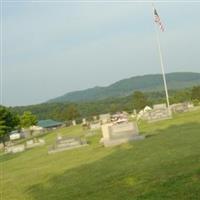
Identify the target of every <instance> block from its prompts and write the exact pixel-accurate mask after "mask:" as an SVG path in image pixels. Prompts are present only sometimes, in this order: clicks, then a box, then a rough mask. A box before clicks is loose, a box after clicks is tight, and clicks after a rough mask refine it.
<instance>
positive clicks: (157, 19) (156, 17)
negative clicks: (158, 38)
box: [154, 8, 164, 32]
mask: <svg viewBox="0 0 200 200" xmlns="http://www.w3.org/2000/svg"><path fill="white" fill-rule="evenodd" d="M154 21H155V22H156V23H157V24H158V26H159V27H160V30H161V31H162V32H163V31H164V26H163V24H162V22H161V20H160V17H159V15H158V13H157V10H156V9H155V8H154Z"/></svg>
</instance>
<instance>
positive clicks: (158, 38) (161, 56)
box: [152, 3, 170, 112]
mask: <svg viewBox="0 0 200 200" xmlns="http://www.w3.org/2000/svg"><path fill="white" fill-rule="evenodd" d="M152 8H153V19H154V9H155V8H154V5H153V3H152ZM154 26H155V33H156V41H157V46H158V52H159V57H160V66H161V71H162V77H163V82H164V87H165V95H166V102H167V108H168V110H169V112H170V108H169V95H168V89H167V82H166V77H165V69H164V62H163V55H162V50H161V44H160V37H159V32H158V28H157V26H156V23H155V22H154Z"/></svg>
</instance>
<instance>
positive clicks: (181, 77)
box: [47, 72, 200, 103]
mask: <svg viewBox="0 0 200 200" xmlns="http://www.w3.org/2000/svg"><path fill="white" fill-rule="evenodd" d="M166 80H167V85H168V89H183V88H186V87H192V86H195V85H200V73H198V72H172V73H167V74H166ZM163 88H164V86H163V79H162V75H161V74H146V75H140V76H133V77H130V78H125V79H122V80H119V81H116V82H114V83H112V84H110V85H108V86H102V87H101V86H95V87H92V88H88V89H85V90H78V91H73V92H69V93H66V94H64V95H62V96H59V97H56V98H53V99H50V100H49V101H47V102H48V103H52V102H67V101H68V102H87V101H94V100H103V99H106V98H110V97H119V96H128V95H130V94H131V93H133V92H134V91H137V90H140V91H142V92H150V91H161V90H163Z"/></svg>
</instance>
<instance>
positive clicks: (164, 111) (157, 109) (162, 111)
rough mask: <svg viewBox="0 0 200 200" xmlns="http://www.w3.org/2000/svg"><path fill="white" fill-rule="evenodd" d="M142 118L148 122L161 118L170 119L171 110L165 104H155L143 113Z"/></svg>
mask: <svg viewBox="0 0 200 200" xmlns="http://www.w3.org/2000/svg"><path fill="white" fill-rule="evenodd" d="M144 118H145V119H146V120H147V121H148V122H150V123H151V122H157V121H161V120H166V119H171V118H172V114H171V110H170V109H168V108H167V106H166V104H157V105H154V106H153V109H152V110H150V111H148V112H147V113H145V115H144Z"/></svg>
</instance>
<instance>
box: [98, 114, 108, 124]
mask: <svg viewBox="0 0 200 200" xmlns="http://www.w3.org/2000/svg"><path fill="white" fill-rule="evenodd" d="M99 120H100V122H101V123H102V124H106V123H108V122H110V120H111V115H110V114H109V113H108V114H102V115H99Z"/></svg>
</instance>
